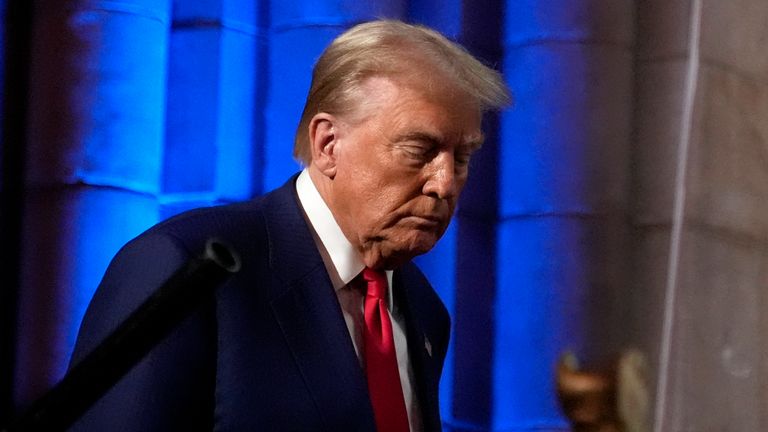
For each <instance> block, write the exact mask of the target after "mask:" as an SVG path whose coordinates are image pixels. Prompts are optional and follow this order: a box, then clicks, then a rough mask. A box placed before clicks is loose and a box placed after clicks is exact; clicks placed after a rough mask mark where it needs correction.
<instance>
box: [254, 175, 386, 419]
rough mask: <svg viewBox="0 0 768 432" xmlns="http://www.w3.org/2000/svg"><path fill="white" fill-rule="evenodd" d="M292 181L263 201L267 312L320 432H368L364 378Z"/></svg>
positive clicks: (367, 409)
mask: <svg viewBox="0 0 768 432" xmlns="http://www.w3.org/2000/svg"><path fill="white" fill-rule="evenodd" d="M295 179H296V177H295V176H294V177H293V178H292V179H291V180H290V181H289V182H288V183H286V185H285V186H283V187H282V188H280V189H278V190H277V191H275V193H273V194H270V195H269V196H268V197H267V198H265V199H266V200H267V201H266V202H265V207H264V208H265V210H264V215H265V219H266V225H267V230H268V236H269V251H270V267H271V268H272V270H273V274H274V275H276V277H277V278H279V280H280V283H279V284H273V286H272V291H271V293H270V296H271V299H272V300H271V306H272V311H273V314H274V316H275V319H276V320H277V322H278V323H279V325H280V328H281V330H282V332H283V336H284V337H285V341H286V343H287V344H288V346H289V347H290V349H291V352H292V354H293V357H294V360H295V361H296V365H297V366H298V368H299V370H300V371H301V374H302V378H303V379H304V382H305V383H306V385H307V388H308V389H309V391H310V393H311V394H312V397H313V400H314V402H315V404H316V405H317V409H318V412H319V413H320V415H321V417H322V418H323V421H324V423H325V426H326V427H327V428H328V429H334V428H338V427H344V428H351V429H354V430H365V429H370V430H373V428H374V423H373V412H372V409H371V406H370V402H369V401H368V393H367V385H366V381H365V376H364V374H363V371H362V369H361V368H360V364H359V362H358V359H357V355H356V354H355V350H354V346H353V344H352V341H351V339H350V336H349V331H348V330H347V327H346V323H345V321H344V317H343V314H342V312H341V307H340V306H339V302H338V299H337V297H336V293H335V292H334V290H333V286H332V285H331V281H330V279H329V277H328V273H327V271H326V269H325V266H324V264H323V261H322V258H321V257H320V254H319V253H318V251H317V248H316V246H315V243H314V240H313V238H312V235H311V233H310V231H309V228H308V226H307V223H306V221H305V220H304V216H303V214H302V210H301V208H300V207H299V205H298V199H297V197H296V195H295V186H294V183H295ZM350 413H355V415H354V416H350Z"/></svg>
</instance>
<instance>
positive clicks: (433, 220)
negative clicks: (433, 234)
mask: <svg viewBox="0 0 768 432" xmlns="http://www.w3.org/2000/svg"><path fill="white" fill-rule="evenodd" d="M401 220H402V221H403V222H407V223H409V224H414V225H416V226H418V227H425V228H436V227H440V226H442V225H443V224H444V222H443V219H442V218H440V217H437V216H434V215H423V216H421V215H418V216H417V215H409V216H406V217H404V218H403V219H401Z"/></svg>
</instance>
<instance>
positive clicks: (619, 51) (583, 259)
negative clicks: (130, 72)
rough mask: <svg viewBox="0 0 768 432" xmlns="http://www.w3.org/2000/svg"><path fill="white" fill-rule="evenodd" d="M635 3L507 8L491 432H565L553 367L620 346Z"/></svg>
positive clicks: (593, 1) (587, 0)
mask: <svg viewBox="0 0 768 432" xmlns="http://www.w3.org/2000/svg"><path fill="white" fill-rule="evenodd" d="M634 11H635V6H634V2H631V1H628V0H622V1H607V0H606V1H599V0H583V1H575V2H559V1H516V2H507V4H506V12H505V19H506V25H505V28H506V34H505V39H504V52H505V59H504V71H505V74H506V76H507V79H508V82H509V84H510V86H511V88H512V91H513V93H514V98H515V105H514V107H513V108H512V109H511V110H508V112H506V113H505V115H504V116H503V117H502V126H501V134H502V135H501V136H502V139H501V143H502V144H501V149H500V157H499V171H500V173H501V179H500V190H499V223H498V234H497V241H496V243H497V246H496V247H497V250H496V253H497V258H496V260H497V262H496V269H495V271H496V277H497V284H498V286H497V289H496V307H495V342H494V343H495V345H494V349H495V351H494V353H495V355H494V365H493V370H494V388H493V392H494V413H493V429H494V430H529V429H531V428H543V429H550V428H553V429H554V428H561V427H563V428H564V427H565V422H564V420H563V418H562V417H561V414H560V412H559V409H558V407H557V400H556V397H555V391H554V378H553V377H554V375H553V374H554V368H555V364H556V361H557V358H558V356H560V354H561V353H562V352H563V351H566V350H571V351H573V352H575V353H576V355H577V356H578V357H579V358H580V359H582V360H583V362H584V363H585V364H587V365H590V366H593V367H598V366H600V365H602V364H605V363H607V361H608V360H609V359H610V358H612V357H613V355H614V354H615V353H616V352H618V351H619V349H620V348H621V340H622V334H623V328H622V327H623V324H624V315H625V314H624V309H623V307H622V299H621V297H620V294H621V291H622V290H623V287H624V286H625V284H626V283H627V280H626V278H625V270H626V244H625V243H626V231H627V223H626V219H627V207H628V195H629V182H628V180H629V179H628V174H627V173H628V170H629V165H630V159H629V149H630V142H631V139H632V130H631V127H632V114H633V61H634V56H633V54H634V53H633V44H634V35H635V32H634V22H635V21H634Z"/></svg>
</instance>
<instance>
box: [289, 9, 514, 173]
mask: <svg viewBox="0 0 768 432" xmlns="http://www.w3.org/2000/svg"><path fill="white" fill-rule="evenodd" d="M415 65H427V66H431V67H432V68H434V70H436V71H440V72H443V73H445V74H447V76H448V77H449V78H451V79H452V81H453V84H454V85H455V86H456V87H457V88H458V89H460V90H462V91H464V92H465V93H466V94H468V95H470V96H471V97H475V98H476V102H477V104H478V106H479V108H480V110H481V112H485V111H488V110H491V109H500V108H502V107H504V106H505V105H507V104H508V103H509V100H510V96H509V90H508V89H507V86H506V85H505V84H504V79H503V77H502V76H501V74H500V73H499V72H497V71H495V70H493V69H491V68H489V67H487V66H485V65H483V64H482V63H481V62H480V61H478V60H477V59H475V58H474V57H473V56H472V55H471V54H469V53H468V52H467V51H466V50H465V49H464V48H463V47H462V46H460V45H458V44H456V43H454V42H451V41H450V40H448V39H446V38H445V36H443V35H441V34H440V33H438V32H436V31H434V30H432V29H429V28H427V27H424V26H421V25H412V24H406V23H404V22H401V21H396V20H379V21H371V22H367V23H363V24H358V25H356V26H354V27H352V28H351V29H349V30H347V31H346V32H344V33H342V34H341V35H340V36H339V37H337V38H336V39H335V40H334V41H333V42H332V43H331V44H330V45H329V46H328V47H327V48H326V49H325V51H323V53H322V55H321V56H320V58H319V59H318V60H317V63H316V64H315V68H314V71H313V73H312V84H311V86H310V89H309V95H308V96H307V102H306V105H305V106H304V112H303V113H302V115H301V121H300V122H299V126H298V129H297V131H296V138H295V141H294V148H293V156H294V157H295V158H296V159H297V160H298V161H300V162H302V163H303V164H304V165H309V163H310V161H311V160H312V152H311V149H310V146H309V136H308V127H309V123H310V121H311V120H312V117H314V116H315V115H316V114H317V113H320V112H326V113H329V114H336V115H341V114H346V113H350V112H352V111H354V110H355V109H356V108H357V106H358V103H356V101H355V95H356V92H357V90H358V89H359V86H360V84H361V83H362V82H363V81H364V80H365V79H366V78H369V77H371V76H394V75H398V74H404V73H409V72H410V73H414V72H421V73H423V74H427V73H429V71H428V70H418V69H416V70H415V68H414V66H415Z"/></svg>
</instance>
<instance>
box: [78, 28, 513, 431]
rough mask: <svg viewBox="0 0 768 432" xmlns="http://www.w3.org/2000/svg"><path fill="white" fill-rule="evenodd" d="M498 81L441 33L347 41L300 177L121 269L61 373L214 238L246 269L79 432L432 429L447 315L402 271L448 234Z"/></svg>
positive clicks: (309, 123) (416, 278)
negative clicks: (229, 247)
mask: <svg viewBox="0 0 768 432" xmlns="http://www.w3.org/2000/svg"><path fill="white" fill-rule="evenodd" d="M507 98H508V95H507V90H506V88H505V86H504V84H503V81H502V79H501V77H500V76H499V74H498V73H496V72H495V71H493V70H491V69H489V68H487V67H485V66H483V65H482V64H481V63H479V62H478V61H477V60H475V59H474V58H472V57H471V56H470V55H469V54H467V53H466V52H465V51H464V50H463V49H462V48H460V47H459V46H457V45H455V44H453V43H451V42H449V41H448V40H446V39H445V38H444V37H443V36H441V35H439V34H438V33H436V32H434V31H432V30H429V29H426V28H424V27H419V26H411V25H407V24H404V23H401V22H397V21H376V22H371V23H366V24H361V25H358V26H356V27H354V28H352V29H350V30H349V31H347V32H345V33H344V34H342V35H341V36H339V37H338V38H337V39H336V40H334V41H333V43H332V44H331V45H330V46H329V47H328V48H327V49H326V50H325V52H324V53H323V54H322V56H321V57H320V59H319V60H318V62H317V64H316V66H315V69H314V73H313V81H312V86H311V89H310V92H309V96H308V99H307V103H306V107H305V109H304V113H303V115H302V118H301V122H300V125H299V128H298V132H297V135H296V142H295V150H294V154H295V156H296V157H297V158H298V159H299V160H300V161H301V162H302V163H303V164H304V165H305V166H306V168H305V169H304V170H303V171H302V172H301V173H300V174H299V175H298V176H294V177H292V178H291V179H290V180H289V181H288V182H287V183H286V184H285V185H284V186H283V187H281V188H279V189H277V190H275V191H273V192H271V193H269V194H267V195H266V196H264V197H261V198H257V199H255V200H253V201H250V202H247V203H241V204H236V205H230V206H224V207H218V208H208V209H201V210H196V211H192V212H188V213H185V214H182V215H180V216H177V217H175V218H172V219H171V220H168V221H166V222H163V223H160V224H159V225H157V226H155V227H153V228H151V229H150V230H149V231H147V232H146V233H144V234H142V235H141V236H139V237H138V238H136V239H134V240H133V241H131V242H130V243H129V244H128V245H126V247H124V248H123V249H122V250H121V251H120V253H119V254H118V255H117V256H116V257H115V259H114V260H113V262H112V264H111V265H110V267H109V269H108V270H107V273H106V274H105V276H104V279H103V281H102V282H101V284H100V286H99V288H98V290H97V292H96V294H95V296H94V298H93V300H92V303H91V305H90V306H89V309H88V311H87V313H86V317H85V319H84V320H83V324H82V328H81V331H80V335H79V338H78V342H77V346H76V349H75V354H74V356H73V363H74V362H77V361H78V359H80V358H82V356H83V355H84V354H86V353H87V352H88V351H89V350H90V349H92V347H93V346H95V344H97V343H98V342H99V341H100V340H101V339H103V338H104V336H105V335H106V334H108V332H109V331H110V330H111V329H113V328H114V327H115V326H116V325H117V323H119V322H120V320H122V319H123V318H124V317H125V316H126V315H127V314H128V313H129V312H130V311H131V310H132V309H133V308H134V307H135V306H136V305H138V304H140V303H141V301H143V300H144V299H145V298H146V297H147V296H148V295H149V294H150V293H151V292H152V291H153V290H155V289H156V288H157V287H158V286H159V285H160V284H161V283H162V282H163V281H164V280H165V279H166V278H168V276H169V275H170V274H172V273H173V272H174V271H175V270H176V269H178V268H179V267H180V266H181V265H182V264H183V263H184V262H185V261H186V260H187V259H188V258H189V257H190V256H194V255H196V254H198V253H199V251H201V250H202V249H203V245H204V243H205V241H206V239H208V238H210V237H217V238H220V239H224V240H225V241H226V242H228V243H230V244H231V245H232V246H234V248H235V249H236V250H237V251H238V252H239V253H240V255H241V259H242V270H241V272H240V273H238V274H237V275H235V276H234V277H233V278H232V279H230V280H229V281H228V282H227V283H226V284H224V285H223V286H221V287H220V288H219V289H218V290H217V291H216V298H215V302H213V304H211V305H207V306H206V307H205V308H204V309H205V310H203V311H200V312H199V313H197V314H196V315H194V316H193V317H192V318H190V319H189V320H187V321H185V322H184V323H183V325H182V326H181V328H179V329H178V330H176V331H174V333H172V334H171V335H170V336H169V337H168V338H167V339H166V340H164V341H163V343H161V345H160V346H158V347H156V348H155V349H154V350H153V351H152V352H151V353H150V354H149V355H148V356H147V357H146V358H145V359H144V360H142V362H141V363H140V364H139V365H137V367H136V368H134V369H133V370H132V371H131V372H129V374H128V375H127V376H126V377H125V378H124V379H123V380H122V381H121V382H119V383H118V384H117V385H116V386H115V387H114V388H113V389H112V390H111V391H110V392H109V393H108V394H107V395H106V396H105V397H104V398H103V399H102V400H100V401H99V402H98V403H97V404H96V406H94V407H93V408H92V409H91V410H90V411H89V412H88V413H87V414H86V415H85V417H84V418H83V419H82V420H81V421H80V422H78V424H77V425H76V429H82V430H111V431H115V430H189V429H199V430H209V429H213V428H216V429H217V430H218V429H220V430H328V431H341V430H355V431H357V430H361V431H366V430H370V431H372V430H379V431H390V430H391V431H395V430H408V429H411V430H439V429H440V418H439V412H438V401H437V394H438V391H437V386H438V381H439V378H440V373H441V371H442V365H443V360H444V357H445V353H446V348H447V344H448V336H449V317H448V314H447V312H446V310H445V307H444V306H443V305H442V303H441V302H440V300H439V298H438V297H437V295H436V294H435V292H434V291H433V289H432V288H431V286H430V285H429V283H428V282H427V281H426V279H425V278H424V276H423V275H422V274H421V272H420V271H419V270H418V269H417V268H416V267H415V266H414V265H413V264H412V263H411V262H410V260H411V259H412V258H413V257H414V256H416V255H419V254H422V253H424V252H427V251H429V250H430V249H431V248H432V247H433V246H434V244H435V243H436V242H437V240H438V239H439V238H440V236H441V235H442V234H443V232H444V231H445V229H446V227H447V226H448V223H449V222H450V218H451V216H452V214H453V211H454V208H455V206H456V202H457V200H458V197H459V193H460V192H461V189H462V187H463V185H464V183H465V181H466V179H467V174H468V165H469V160H470V157H471V155H472V153H473V152H474V151H475V150H477V148H478V147H480V145H481V143H482V140H483V136H482V133H481V117H482V113H483V112H484V111H486V110H487V109H491V108H498V107H501V106H502V105H503V104H505V103H506V101H507Z"/></svg>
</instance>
